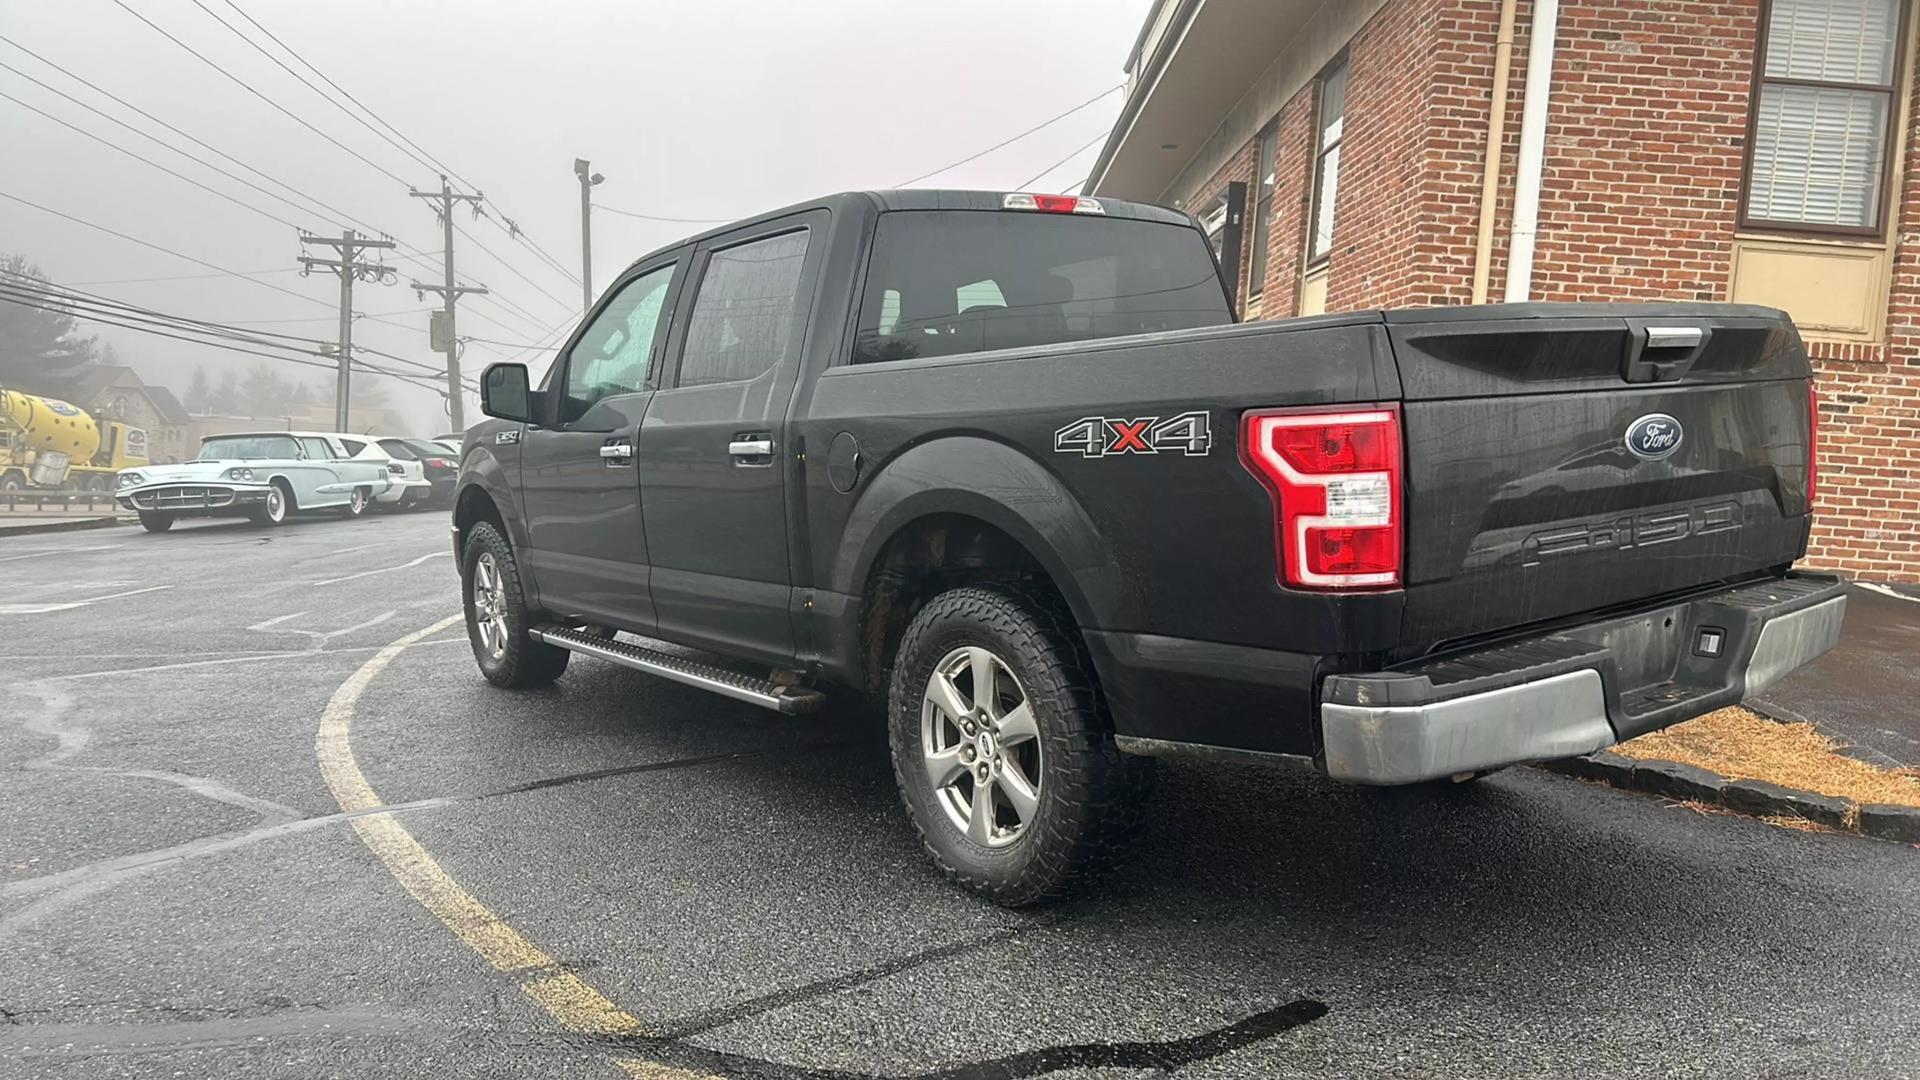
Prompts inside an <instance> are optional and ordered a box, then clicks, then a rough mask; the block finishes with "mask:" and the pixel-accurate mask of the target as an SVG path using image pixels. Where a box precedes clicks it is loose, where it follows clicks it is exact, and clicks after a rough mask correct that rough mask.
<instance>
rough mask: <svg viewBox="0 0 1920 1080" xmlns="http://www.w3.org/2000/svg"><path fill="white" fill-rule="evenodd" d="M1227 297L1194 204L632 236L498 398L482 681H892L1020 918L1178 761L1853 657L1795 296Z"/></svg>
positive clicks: (1506, 715) (1669, 716)
mask: <svg viewBox="0 0 1920 1080" xmlns="http://www.w3.org/2000/svg"><path fill="white" fill-rule="evenodd" d="M1222 282H1223V279H1222V276H1221V273H1220V270H1219V267H1218V266H1217V264H1216V261H1215V258H1214V255H1213V253H1212V249H1211V248H1210V246H1209V245H1208V243H1207V241H1206V238H1205V236H1204V235H1203V234H1202V232H1201V231H1200V229H1199V228H1198V227H1197V225H1196V223H1195V222H1194V221H1193V219H1191V218H1190V217H1188V216H1186V215H1183V214H1180V213H1177V212H1174V211H1170V210H1165V209H1161V208H1157V207H1152V206H1145V205H1134V204H1128V203H1122V202H1115V201H1111V200H1104V199H1102V200H1095V199H1091V198H1084V197H1073V196H1056V195H1036V194H1024V193H1015V194H1000V193H993V194H989V193H980V192H958V191H896V192H879V193H855V194H843V195H836V196H832V197H829V198H825V199H820V200H818V201H814V202H810V203H805V204H802V205H799V206H795V207H791V208H788V209H785V210H779V211H775V212H772V213H768V214H764V215H762V216H760V217H756V218H753V219H750V220H747V221H742V222H740V223H738V224H735V225H730V226H727V227H725V228H720V229H715V230H713V231H711V232H707V233H704V234H702V235H700V236H696V237H693V238H692V239H689V240H686V241H684V242H682V243H678V244H674V245H671V246H669V247H666V248H663V249H662V250H660V251H658V252H655V253H654V254H652V255H649V256H647V257H645V258H643V259H641V260H639V261H638V262H636V263H634V264H633V265H632V267H631V268H630V269H628V270H627V271H626V272H625V273H624V274H622V275H621V276H620V278H619V279H618V280H617V281H616V282H615V283H614V284H613V286H612V287H611V288H610V289H608V290H607V291H606V293H605V295H604V296H603V297H602V298H601V299H600V300H599V302H598V303H597V304H596V305H595V307H594V309H593V310H592V311H591V312H590V313H589V315H588V317H587V318H586V319H585V320H584V322H583V324H582V325H581V326H580V327H579V328H578V329H577V330H576V331H575V332H574V334H573V336H572V337H571V338H570V339H569V340H568V341H567V342H566V344H565V345H564V347H562V348H561V349H560V351H559V352H558V354H557V356H556V357H555V359H554V361H553V364H552V366H551V368H550V369H549V370H548V371H547V373H546V375H545V377H544V379H543V380H541V381H540V382H538V384H537V385H536V384H534V383H532V382H531V381H530V378H529V373H528V370H527V368H526V367H524V366H522V365H519V364H495V365H493V366H491V367H490V368H488V369H487V371H486V373H485V375H484V377H483V381H482V386H483V409H484V411H485V412H486V414H487V415H488V416H489V417H491V418H492V419H489V420H486V421H484V422H482V423H481V424H480V425H478V426H476V427H475V428H474V429H473V430H471V431H469V432H468V433H467V437H466V441H465V445H464V451H463V457H462V468H461V477H460V482H459V489H458V493H457V496H456V499H457V502H456V506H455V513H454V526H453V528H454V544H455V548H456V554H457V555H458V557H459V562H460V568H461V580H462V584H463V589H464V594H465V606H466V615H467V624H468V630H469V636H470V638H471V640H472V645H473V651H474V654H475V656H476V657H477V659H478V661H479V665H480V669H481V671H482V672H483V673H484V674H485V676H486V678H488V679H489V680H491V681H492V682H494V683H496V684H498V685H500V686H503V687H527V686H535V685H540V684H544V683H548V682H550V681H552V680H553V679H555V678H557V677H558V676H559V675H560V674H561V673H562V671H563V670H564V669H565V667H566V665H567V661H568V659H569V658H570V657H571V656H572V655H573V654H574V653H583V654H586V655H588V656H592V657H598V658H600V659H603V660H607V661H611V662H614V663H617V664H622V665H625V666H628V667H632V668H636V669H639V670H642V671H647V672H651V673H654V674H656V675H660V676H663V677H666V678H669V679H674V680H678V681H681V682H684V683H691V684H693V685H696V686H700V687H704V688H706V689H709V690H712V691H714V692H717V693H720V694H724V695H728V696H731V697H733V698H737V699H740V700H743V701H747V702H752V703H755V704H758V705H762V706H765V707H768V708H772V709H776V710H778V711H780V712H784V713H803V712H807V711H809V710H812V709H815V708H817V707H819V706H820V705H821V703H822V702H823V700H824V698H825V697H826V696H828V695H831V694H834V693H836V692H840V693H844V696H845V697H846V698H847V699H849V700H858V699H861V698H880V699H884V701H885V705H886V711H887V724H888V727H889V736H890V741H891V746H892V754H893V764H894V771H895V776H896V779H897V781H898V783H899V787H900V791H901V795H902V798H903V800H904V802H905V804H906V808H907V810H908V811H909V814H910V816H911V818H912V820H913V822H914V824H915V825H916V826H917V828H918V829H919V832H920V834H921V836H922V838H923V839H924V841H925V846H926V848H927V850H928V852H929V853H930V854H931V855H932V857H933V859H934V860H935V862H937V863H938V864H939V866H940V867H941V868H942V869H943V870H944V871H945V872H946V873H947V874H948V875H949V876H951V877H952V878H953V879H955V880H957V881H958V882H960V883H962V884H964V885H966V886H968V887H970V888H972V889H975V890H977V891H979V892H981V893H983V894H985V895H987V896H989V897H991V898H993V899H995V900H998V901H1000V902H1002V903H1006V904H1023V903H1031V902H1035V901H1039V900H1044V899H1048V898H1051V897H1055V896H1058V895H1060V894H1061V893H1063V892H1064V891H1065V890H1067V889H1068V888H1070V887H1071V886H1072V885H1073V883H1074V882H1076V881H1077V880H1079V879H1081V878H1082V877H1083V876H1084V875H1085V874H1086V873H1088V872H1089V871H1090V870H1092V869H1094V868H1096V867H1098V866H1100V865H1101V864H1103V863H1104V862H1106V861H1108V860H1109V858H1110V857H1111V856H1112V855H1113V854H1114V853H1116V852H1117V851H1118V850H1119V849H1120V847H1121V844H1122V842H1123V840H1124V839H1125V837H1126V835H1127V833H1128V831H1129V829H1130V828H1131V827H1132V826H1133V825H1135V824H1136V823H1137V822H1138V821H1139V820H1140V817H1141V813H1142V800H1143V798H1144V796H1145V793H1146V789H1147V787H1148V784H1149V781H1150V777H1151V772H1152V770H1151V766H1152V764H1153V759H1154V758H1155V757H1158V756H1165V755H1173V754H1195V755H1201V756H1206V757H1219V758H1229V757H1230V758H1240V759H1251V760H1260V761H1273V762H1290V763H1295V764H1303V765H1308V766H1311V767H1313V768H1317V769H1319V770H1321V771H1323V772H1325V773H1326V774H1327V775H1329V776H1331V777H1333V778H1335V779H1338V780H1343V781H1350V782H1354V783H1361V784H1410V783H1416V782H1438V783H1447V782H1464V781H1467V780H1471V779H1473V778H1475V777H1477V776H1479V775H1482V774H1484V773H1486V772H1489V771H1491V770H1495V769H1498V768H1501V767H1502V766H1506V765H1510V764H1514V763H1519V762H1527V761H1535V760H1542V759H1552V758H1560V757H1568V756H1572V755H1577V754H1583V753H1587V752H1590V751H1593V750H1597V749H1599V748H1601V747H1604V746H1607V745H1609V744H1612V743H1614V742H1616V741H1618V740H1622V739H1627V738H1630V737H1632V736H1634V735H1638V734H1640V733H1643V732H1647V731H1651V730H1654V729H1656V728H1661V727H1664V726H1666V725H1669V724H1673V723H1676V722H1678V721H1681V720H1684V719H1687V718H1689V717H1692V716H1696V715H1699V714H1701V713H1704V712H1707V711H1709V710H1711V709H1715V708H1718V707H1720V706H1724V705H1728V704H1731V703H1733V702H1737V701H1739V700H1741V699H1742V698H1743V697H1746V696H1748V695H1751V694H1754V693H1757V692H1759V691H1761V690H1763V689H1764V688H1766V687H1767V686H1769V685H1771V684H1772V683H1774V682H1775V681H1776V680H1778V679H1780V678H1781V677H1783V676H1785V675H1786V674H1787V673H1789V672H1791V671H1793V670H1794V669H1795V668H1797V667H1799V666H1800V665H1802V664H1804V663H1806V662H1807V661H1809V660H1811V659H1812V658H1814V657H1815V656H1818V655H1819V654H1820V653H1822V652H1824V651H1825V650H1826V649H1828V648H1830V647H1831V646H1832V645H1833V643H1834V641H1835V640H1836V638H1837V636H1838V634H1839V629H1840V623H1841V618H1842V615H1843V611H1844V606H1845V599H1844V596H1843V594H1842V586H1841V583H1840V581H1839V580H1838V579H1836V578H1834V577H1831V576H1827V575H1822V574H1813V573H1803V572H1797V571H1794V570H1793V569H1791V567H1792V564H1793V562H1794V560H1795V559H1796V558H1797V557H1798V556H1800V555H1801V554H1802V553H1803V552H1804V551H1805V549H1806V543H1807V532H1808V522H1809V511H1810V509H1811V506H1812V503H1813V498H1814V485H1815V465H1814V443H1815V432H1816V426H1817V405H1816V402H1815V399H1814V397H1813V394H1812V389H1811V383H1810V379H1809V368H1808V363H1807V356H1806V352H1805V351H1804V349H1803V348H1802V345H1801V342H1800V338H1799V336H1798V334H1797V333H1796V331H1795V329H1794V327H1793V325H1792V323H1791V322H1790V321H1789V320H1788V319H1787V318H1786V316H1784V315H1783V314H1782V313H1780V312H1778V311H1775V310H1771V309H1766V308H1757V307H1740V306H1731V305H1718V304H1712V305H1694V304H1658V305H1564V304H1516V305H1507V306H1498V307H1455V308H1444V309H1429V310H1400V311H1385V312H1381V311H1358V312H1350V313H1346V314H1338V315H1326V316H1317V317H1312V318H1301V319H1292V320H1286V321H1278V322H1263V323H1251V324H1243V325H1236V324H1235V321H1234V316H1233V312H1232V308H1231V304H1230V301H1229V298H1228V294H1227V290H1226V289H1225V288H1224V287H1223V283H1222ZM621 634H626V635H630V636H631V637H635V638H642V639H657V640H663V641H666V642H670V643H673V644H675V645H679V646H686V647H691V648H692V649H694V650H698V651H703V652H705V653H708V654H713V657H714V658H713V659H711V660H701V661H696V660H690V659H687V658H686V656H685V650H671V651H668V650H662V649H659V648H655V647H653V646H651V645H648V644H646V643H645V642H639V641H634V640H629V639H626V638H622V637H620V636H619V635H621ZM836 688H838V690H836Z"/></svg>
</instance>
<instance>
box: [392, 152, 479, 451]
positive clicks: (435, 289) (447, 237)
mask: <svg viewBox="0 0 1920 1080" xmlns="http://www.w3.org/2000/svg"><path fill="white" fill-rule="evenodd" d="M408 194H409V195H412V196H413V197H414V198H416V199H426V200H427V201H428V202H431V203H432V204H433V212H434V213H435V214H438V215H439V217H440V235H441V239H442V241H443V243H444V247H443V249H442V254H441V269H442V270H443V271H444V275H443V279H442V282H441V284H439V285H429V284H425V283H422V282H419V281H416V282H414V283H413V291H414V292H415V293H416V294H422V293H438V294H440V303H441V305H442V306H441V309H440V311H438V312H436V314H438V315H439V316H440V318H439V319H438V320H436V321H437V322H438V324H439V325H437V326H436V327H434V333H433V334H432V338H433V344H434V347H435V348H437V349H439V350H440V351H441V352H444V353H446V354H447V411H448V415H449V416H451V417H452V420H453V430H455V431H465V430H466V429H467V419H466V417H467V410H466V405H465V403H464V402H463V401H462V400H461V398H460V339H459V338H458V337H456V336H455V335H454V332H453V305H454V302H455V301H457V300H459V299H460V297H462V296H464V295H466V294H467V293H484V292H486V291H487V290H486V289H484V288H481V287H479V286H477V285H455V284H454V283H453V205H454V204H455V203H460V202H470V203H473V204H474V212H475V214H478V213H479V204H480V203H482V202H484V201H485V198H486V197H485V196H483V195H481V194H480V193H479V192H477V191H476V192H474V193H473V194H471V195H462V194H460V193H459V192H456V191H454V190H453V186H452V185H451V184H449V183H447V178H446V175H445V174H442V175H441V177H440V190H439V191H409V192H408Z"/></svg>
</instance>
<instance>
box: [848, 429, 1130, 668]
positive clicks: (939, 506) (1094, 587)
mask: <svg viewBox="0 0 1920 1080" xmlns="http://www.w3.org/2000/svg"><path fill="white" fill-rule="evenodd" d="M983 477H991V478H992V483H991V484H983V483H982V482H981V478H983ZM841 540H842V542H841V544H840V546H839V548H838V550H837V551H836V554H835V557H834V560H833V563H832V566H831V570H830V572H829V574H828V586H827V587H828V588H829V589H830V590H832V592H833V593H835V594H837V595H838V596H840V597H844V598H846V599H847V602H846V604H845V610H844V611H843V612H842V613H841V614H840V617H839V619H838V620H837V621H838V623H839V625H838V626H837V627H835V628H834V629H833V630H832V631H831V632H830V634H829V636H830V638H831V639H832V644H831V645H830V647H829V649H828V652H829V653H830V655H829V656H828V658H827V666H828V667H829V669H830V671H829V674H831V675H833V676H835V677H837V678H840V679H843V680H845V681H850V682H854V683H856V684H858V685H865V686H867V687H869V688H870V689H872V688H877V687H878V686H879V685H880V683H881V679H882V675H883V673H884V671H885V670H886V668H887V666H888V665H889V663H890V662H891V657H892V652H893V649H894V648H895V647H896V646H897V645H898V642H899V636H900V634H901V633H902V632H903V630H904V628H905V625H906V622H907V621H908V620H910V619H911V618H912V616H913V613H914V612H915V611H917V610H918V608H919V606H920V605H922V604H924V603H925V602H926V601H927V600H928V599H931V597H932V596H933V595H937V594H938V592H939V591H944V589H947V588H951V587H954V586H956V585H960V584H968V583H977V582H982V581H1015V582H1018V583H1020V584H1023V585H1025V586H1027V587H1030V588H1034V589H1038V590H1042V591H1045V592H1049V593H1051V594H1053V595H1054V596H1057V597H1058V598H1059V600H1060V601H1061V602H1062V603H1063V604H1064V605H1065V606H1066V608H1067V610H1068V611H1069V612H1070V613H1071V614H1072V616H1073V619H1074V621H1075V623H1076V624H1078V625H1079V626H1081V627H1100V626H1108V625H1116V624H1121V623H1124V622H1125V621H1126V620H1128V619H1129V618H1130V617H1131V615H1132V613H1133V612H1135V611H1137V609H1138V607H1139V602H1140V601H1139V597H1138V595H1137V591H1136V590H1134V589H1133V588H1132V587H1130V586H1129V585H1128V584H1127V582H1126V579H1125V576H1124V575H1123V574H1122V573H1121V572H1120V570H1119V568H1118V567H1116V566H1115V565H1114V561H1113V559H1112V557H1111V554H1110V552H1109V550H1108V548H1107V546H1106V545H1105V544H1104V543H1103V542H1102V540H1101V536H1100V532H1099V530H1098V528H1097V527H1096V526H1095V524H1094V522H1093V519H1092V517H1091V516H1090V515H1089V514H1088V513H1087V512H1086V509H1085V508H1084V507H1083V506H1082V505H1081V504H1080V501H1079V500H1078V499H1077V498H1076V497H1075V496H1074V495H1073V493H1072V492H1070V491H1068V490H1067V489H1066V487H1065V486H1064V485H1063V484H1061V483H1060V481H1059V478H1058V477H1056V476H1054V475H1053V474H1052V473H1051V472H1049V471H1048V470H1047V469H1045V468H1044V467H1042V466H1041V465H1040V464H1039V463H1038V462H1036V461H1034V460H1033V459H1032V458H1030V457H1028V456H1027V455H1026V454H1024V453H1022V452H1021V451H1019V450H1017V449H1015V448H1013V447H1010V446H1008V445H1006V444H1004V443H999V442H995V441H993V440H990V439H985V438H980V437H975V436H956V437H951V438H944V439H938V440H934V441H932V442H928V443H923V444H921V445H919V446H916V447H914V448H913V449H911V450H909V451H907V452H906V453H903V454H901V455H899V456H898V457H896V458H894V459H893V460H892V461H891V462H889V463H888V465H887V466H886V467H885V468H883V469H881V470H880V471H879V472H878V473H877V474H876V475H875V476H874V478H873V479H872V480H871V481H870V482H868V484H867V485H866V486H865V488H864V489H863V491H862V494H861V497H860V499H859V501H858V502H857V503H856V504H855V505H854V508H853V511H852V513H851V514H850V515H849V517H848V519H847V524H846V527H845V529H844V530H843V532H842V537H841Z"/></svg>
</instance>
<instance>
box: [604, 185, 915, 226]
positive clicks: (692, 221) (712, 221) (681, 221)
mask: <svg viewBox="0 0 1920 1080" xmlns="http://www.w3.org/2000/svg"><path fill="white" fill-rule="evenodd" d="M928 175H929V176H931V175H932V174H931V173H929V174H928ZM593 208H594V209H595V210H605V211H606V212H607V213H609V214H619V215H620V216H621V217H630V218H639V219H640V220H641V221H664V222H667V223H668V224H671V225H725V224H726V223H728V222H730V221H739V220H740V219H739V218H682V217H661V216H660V215H658V214H641V213H636V212H635V211H632V210H622V209H620V208H619V207H617V206H608V205H606V204H605V203H594V204H593Z"/></svg>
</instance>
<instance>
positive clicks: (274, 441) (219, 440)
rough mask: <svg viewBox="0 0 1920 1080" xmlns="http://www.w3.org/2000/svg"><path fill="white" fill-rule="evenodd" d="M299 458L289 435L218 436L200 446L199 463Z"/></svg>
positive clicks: (297, 450) (298, 453)
mask: <svg viewBox="0 0 1920 1080" xmlns="http://www.w3.org/2000/svg"><path fill="white" fill-rule="evenodd" d="M299 456H300V451H299V449H298V447H296V446H295V445H294V441H293V436H291V435H220V436H215V437H214V438H211V439H208V440H207V441H206V442H203V443H201V444H200V460H201V461H265V460H269V459H280V460H292V459H294V458H297V457H299Z"/></svg>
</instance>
